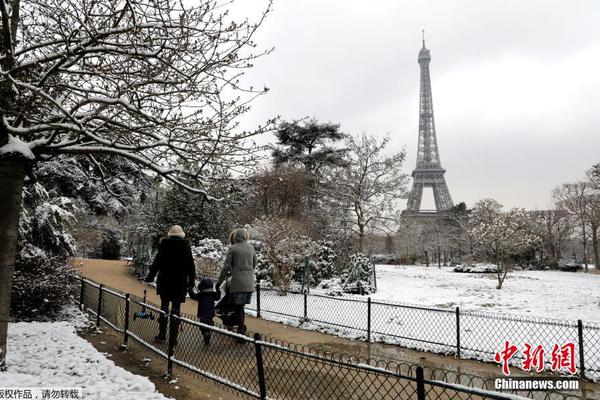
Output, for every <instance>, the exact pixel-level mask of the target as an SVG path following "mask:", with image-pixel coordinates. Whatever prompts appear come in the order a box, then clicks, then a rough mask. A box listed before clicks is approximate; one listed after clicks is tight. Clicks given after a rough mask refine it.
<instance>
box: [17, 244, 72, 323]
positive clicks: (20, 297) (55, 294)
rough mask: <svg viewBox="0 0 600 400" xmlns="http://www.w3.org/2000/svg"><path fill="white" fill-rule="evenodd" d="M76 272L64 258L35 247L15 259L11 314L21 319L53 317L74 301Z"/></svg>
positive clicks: (29, 245)
mask: <svg viewBox="0 0 600 400" xmlns="http://www.w3.org/2000/svg"><path fill="white" fill-rule="evenodd" d="M75 275H76V273H75V270H74V269H73V268H72V267H71V266H69V265H68V264H67V263H66V261H65V259H64V258H63V257H60V256H48V255H47V254H46V253H45V252H44V251H43V250H41V249H40V248H38V247H35V246H33V245H31V244H27V245H25V246H24V247H23V248H22V249H21V251H20V252H19V254H18V256H17V258H16V260H15V272H14V275H13V290H12V296H11V314H12V316H13V318H15V319H17V320H32V319H39V318H42V317H43V318H47V317H52V316H53V315H57V314H58V313H59V312H60V311H61V309H62V308H63V307H64V306H65V305H67V304H68V303H69V302H71V301H72V297H71V296H70V295H69V294H70V292H71V290H72V285H73V283H72V282H74V277H75Z"/></svg>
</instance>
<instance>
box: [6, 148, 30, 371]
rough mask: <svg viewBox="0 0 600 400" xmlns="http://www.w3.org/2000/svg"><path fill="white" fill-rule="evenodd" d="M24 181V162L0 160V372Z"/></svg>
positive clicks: (7, 159) (9, 159) (8, 316)
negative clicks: (0, 222)
mask: <svg viewBox="0 0 600 400" xmlns="http://www.w3.org/2000/svg"><path fill="white" fill-rule="evenodd" d="M24 181H25V162H24V161H23V160H19V159H13V158H0V188H2V189H1V190H0V221H2V224H1V225H0V369H3V368H5V360H6V337H7V329H8V320H9V318H10V294H11V291H12V279H13V271H14V267H15V251H16V248H17V229H18V225H19V215H20V212H21V195H22V192H23V182H24Z"/></svg>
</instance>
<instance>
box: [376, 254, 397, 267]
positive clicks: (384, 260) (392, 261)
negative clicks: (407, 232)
mask: <svg viewBox="0 0 600 400" xmlns="http://www.w3.org/2000/svg"><path fill="white" fill-rule="evenodd" d="M371 260H372V261H373V263H375V264H386V265H398V264H399V263H400V257H399V256H398V255H397V254H373V256H371Z"/></svg>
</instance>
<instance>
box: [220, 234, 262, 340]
mask: <svg viewBox="0 0 600 400" xmlns="http://www.w3.org/2000/svg"><path fill="white" fill-rule="evenodd" d="M248 239H249V235H248V232H247V231H246V230H245V229H244V228H239V229H236V230H235V231H233V232H232V233H231V235H229V240H230V241H231V246H229V250H228V251H227V256H225V262H224V263H223V269H222V270H221V274H220V275H219V280H218V281H217V288H219V287H221V284H222V283H223V282H224V281H225V280H226V279H227V278H228V277H231V282H230V284H229V292H228V294H227V296H226V297H227V299H224V301H226V302H227V304H224V306H225V308H226V309H227V310H224V311H230V312H231V311H233V314H234V317H233V318H232V320H233V322H234V323H233V324H232V325H236V326H237V327H238V333H241V334H245V333H246V325H245V324H244V323H245V315H244V305H246V304H250V300H251V299H252V293H253V292H254V286H255V282H256V277H255V276H254V268H255V267H256V252H255V251H254V247H252V245H251V244H250V243H248Z"/></svg>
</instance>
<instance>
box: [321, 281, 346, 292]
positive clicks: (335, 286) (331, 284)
mask: <svg viewBox="0 0 600 400" xmlns="http://www.w3.org/2000/svg"><path fill="white" fill-rule="evenodd" d="M319 287H320V288H321V289H326V291H325V294H326V295H327V296H341V295H342V294H343V289H342V280H341V279H340V278H331V279H325V280H322V281H321V282H320V283H319Z"/></svg>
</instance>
